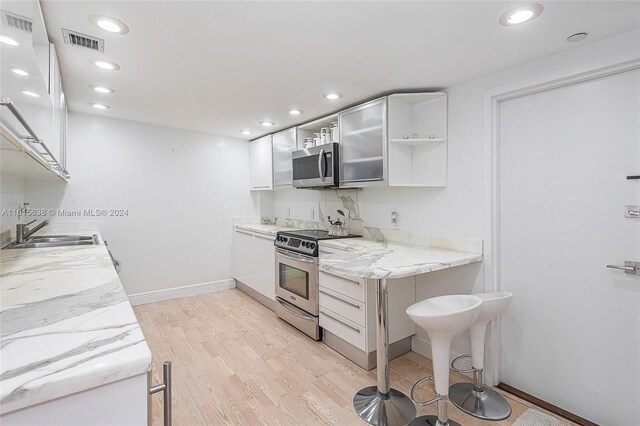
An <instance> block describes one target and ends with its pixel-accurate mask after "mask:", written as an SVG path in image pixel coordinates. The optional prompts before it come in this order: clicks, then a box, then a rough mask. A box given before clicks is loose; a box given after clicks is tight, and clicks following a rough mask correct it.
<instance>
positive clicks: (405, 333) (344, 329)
mask: <svg viewBox="0 0 640 426" xmlns="http://www.w3.org/2000/svg"><path fill="white" fill-rule="evenodd" d="M320 256H322V253H321V254H320ZM319 286H320V289H319V292H320V298H319V305H320V327H322V328H323V342H324V343H325V344H326V345H328V346H330V347H331V348H333V349H334V350H335V351H337V352H339V353H341V354H342V355H344V356H345V357H347V358H349V359H350V360H351V361H353V362H355V363H356V364H358V365H359V366H361V367H362V368H364V369H366V370H371V369H372V368H375V366H376V289H377V286H378V281H377V280H373V279H357V280H356V279H352V278H346V277H341V276H338V275H334V274H330V273H327V272H323V271H321V272H320V273H319ZM415 300H416V284H415V277H409V278H402V279H398V280H390V281H389V343H390V346H389V356H390V359H393V358H396V357H398V356H400V355H402V354H404V353H407V352H409V351H410V350H411V336H412V335H413V334H415V331H416V330H415V325H414V324H413V322H412V321H411V319H410V318H409V317H408V316H407V314H406V309H407V307H409V306H410V305H412V304H413V303H415Z"/></svg>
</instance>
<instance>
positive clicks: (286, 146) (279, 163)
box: [273, 127, 297, 189]
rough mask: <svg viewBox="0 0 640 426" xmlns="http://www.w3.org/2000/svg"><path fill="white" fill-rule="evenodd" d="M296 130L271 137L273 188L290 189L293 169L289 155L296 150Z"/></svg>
mask: <svg viewBox="0 0 640 426" xmlns="http://www.w3.org/2000/svg"><path fill="white" fill-rule="evenodd" d="M296 136H297V135H296V128H295V127H293V128H291V129H289V130H285V131H283V132H280V133H276V134H274V135H273V187H274V188H275V189H278V188H292V186H293V167H292V158H291V153H292V152H293V151H295V150H296V149H297V140H296V139H297V138H296Z"/></svg>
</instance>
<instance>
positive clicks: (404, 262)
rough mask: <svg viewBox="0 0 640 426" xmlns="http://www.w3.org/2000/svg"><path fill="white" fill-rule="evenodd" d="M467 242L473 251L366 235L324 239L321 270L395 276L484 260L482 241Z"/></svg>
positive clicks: (353, 274)
mask: <svg viewBox="0 0 640 426" xmlns="http://www.w3.org/2000/svg"><path fill="white" fill-rule="evenodd" d="M439 241H442V239H440V240H439ZM443 245H445V244H443ZM449 245H450V246H454V245H455V244H449ZM464 245H465V246H466V247H467V249H468V250H470V251H473V253H471V252H466V251H457V250H451V249H446V248H439V247H428V246H420V245H408V244H401V243H391V242H382V241H376V240H370V239H366V238H349V239H340V240H323V241H320V270H321V271H325V272H329V273H333V274H336V275H341V276H345V277H351V278H373V279H382V278H387V279H395V278H404V277H410V276H413V275H419V274H424V273H426V272H432V271H437V270H440V269H447V268H452V267H454V266H459V265H466V264H469V263H476V262H480V261H482V254H481V253H482V251H481V250H482V243H481V242H477V241H476V242H471V243H466V244H464ZM323 248H329V249H336V250H323ZM477 251H479V252H478V253H476V252H477Z"/></svg>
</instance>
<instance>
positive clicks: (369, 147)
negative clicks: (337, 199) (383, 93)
mask: <svg viewBox="0 0 640 426" xmlns="http://www.w3.org/2000/svg"><path fill="white" fill-rule="evenodd" d="M386 117H387V109H386V98H381V99H377V100H374V101H371V102H367V103H366V104H363V105H359V106H357V107H354V108H351V109H348V110H346V111H342V112H340V114H339V123H340V135H341V141H340V163H341V164H342V169H341V171H340V172H341V173H340V186H341V187H362V186H380V185H386V184H387V183H386V177H387V161H386V159H387V126H386V125H387V118H386Z"/></svg>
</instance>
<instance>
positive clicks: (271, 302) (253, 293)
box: [234, 280, 276, 311]
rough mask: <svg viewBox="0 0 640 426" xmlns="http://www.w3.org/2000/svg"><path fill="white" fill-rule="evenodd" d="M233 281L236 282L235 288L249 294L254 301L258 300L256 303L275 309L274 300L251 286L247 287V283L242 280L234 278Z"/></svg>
mask: <svg viewBox="0 0 640 426" xmlns="http://www.w3.org/2000/svg"><path fill="white" fill-rule="evenodd" d="M234 281H235V282H236V288H237V289H238V290H240V291H241V292H243V293H244V294H246V295H247V296H249V297H250V298H252V299H253V300H255V301H256V302H258V303H260V304H262V305H264V306H266V307H267V308H269V309H271V310H272V311H275V310H276V302H275V300H271V299H269V298H268V297H267V296H265V295H263V294H262V293H259V292H257V291H255V290H254V289H252V288H251V287H249V286H248V285H246V284H245V283H243V282H242V281H238V280H234Z"/></svg>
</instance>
